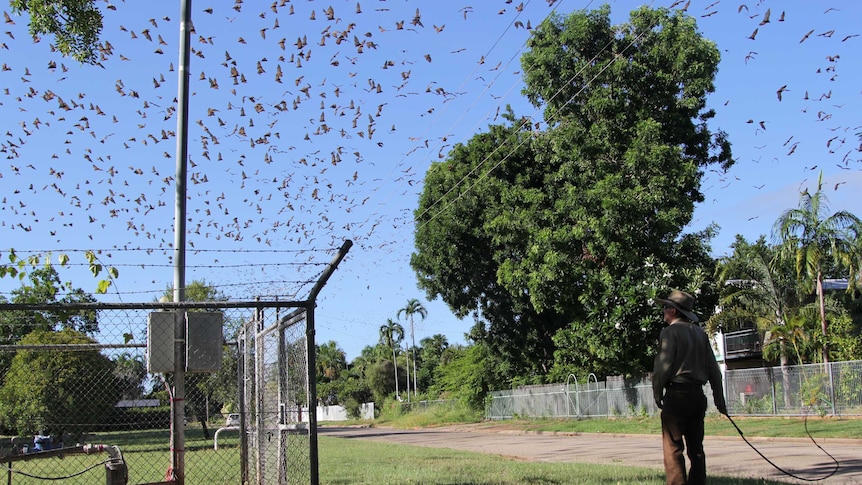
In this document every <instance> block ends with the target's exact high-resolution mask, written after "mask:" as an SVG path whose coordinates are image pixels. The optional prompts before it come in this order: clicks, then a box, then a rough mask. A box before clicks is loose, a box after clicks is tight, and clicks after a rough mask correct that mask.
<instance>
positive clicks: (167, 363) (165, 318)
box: [147, 312, 183, 374]
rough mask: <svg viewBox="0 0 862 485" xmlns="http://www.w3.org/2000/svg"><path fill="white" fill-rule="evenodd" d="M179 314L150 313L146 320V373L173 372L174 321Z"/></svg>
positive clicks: (181, 315) (179, 316)
mask: <svg viewBox="0 0 862 485" xmlns="http://www.w3.org/2000/svg"><path fill="white" fill-rule="evenodd" d="M176 318H183V314H182V313H181V312H152V313H150V315H149V318H148V319H147V372H150V373H153V374H155V373H169V372H173V371H174V358H175V356H176V353H175V350H174V321H175V319H176Z"/></svg>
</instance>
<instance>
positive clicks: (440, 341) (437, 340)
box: [417, 333, 449, 390]
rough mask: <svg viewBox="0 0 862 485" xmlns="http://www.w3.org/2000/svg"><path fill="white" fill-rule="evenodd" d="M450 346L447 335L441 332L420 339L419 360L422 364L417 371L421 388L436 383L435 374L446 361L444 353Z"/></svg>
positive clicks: (429, 386) (427, 387) (426, 387)
mask: <svg viewBox="0 0 862 485" xmlns="http://www.w3.org/2000/svg"><path fill="white" fill-rule="evenodd" d="M448 348H449V342H448V340H447V339H446V336H445V335H442V334H439V333H438V334H434V335H432V336H430V337H426V338H423V339H422V340H420V341H419V362H421V363H422V366H421V367H420V368H419V371H418V372H417V379H418V381H419V387H420V388H421V389H425V390H429V389H430V388H431V386H432V385H433V384H434V374H435V372H436V370H437V368H438V367H439V366H440V365H441V364H442V363H443V362H444V360H443V354H444V353H445V352H446V349H448Z"/></svg>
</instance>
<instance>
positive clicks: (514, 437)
mask: <svg viewBox="0 0 862 485" xmlns="http://www.w3.org/2000/svg"><path fill="white" fill-rule="evenodd" d="M319 434H320V435H321V436H334V437H340V438H349V439H367V440H375V441H385V442H388V443H402V444H407V445H414V446H427V447H434V448H451V449H456V450H465V451H473V452H479V453H492V454H497V455H502V456H508V457H513V458H518V459H523V460H531V461H540V462H584V463H597V464H609V465H629V466H640V467H649V468H658V469H661V468H662V455H661V436H659V435H611V434H594V433H582V434H581V433H542V432H528V431H523V430H513V429H500V428H494V427H486V426H481V427H480V426H471V425H459V426H451V427H441V428H429V429H418V430H403V429H394V428H382V427H374V428H368V427H364V428H352V427H351V428H337V427H328V426H327V427H322V428H320V429H319ZM747 438H748V437H747ZM748 439H749V441H751V443H752V444H753V445H754V446H755V447H756V448H757V449H758V450H759V451H760V452H761V453H762V454H763V455H765V456H766V457H767V458H769V459H770V460H771V461H772V462H773V463H775V464H776V465H777V466H779V467H781V468H783V469H785V470H787V471H788V472H790V473H792V474H794V475H796V476H798V477H800V478H803V479H805V480H797V479H794V478H792V477H789V476H787V475H785V474H783V473H781V472H779V471H778V470H776V469H775V468H773V467H772V465H770V464H769V463H767V462H766V461H765V460H764V459H763V458H762V457H761V456H760V455H758V454H757V452H756V451H754V450H752V449H751V448H750V447H749V446H748V445H747V444H746V443H745V442H744V441H743V440H742V438H740V437H739V436H736V437H714V436H707V438H706V440H705V441H704V447H705V449H706V459H707V470H708V472H709V474H710V475H723V476H735V477H744V478H764V479H769V480H778V481H782V482H786V483H809V482H810V481H812V480H817V479H819V478H822V477H824V476H826V475H828V474H830V473H831V472H832V471H833V470H834V469H835V467H836V464H835V462H834V461H833V460H832V458H830V457H829V456H828V455H827V454H826V453H824V451H822V450H821V449H819V448H818V447H817V445H819V446H821V447H822V448H823V449H824V450H825V451H826V452H828V453H829V454H830V455H832V456H833V457H834V458H835V460H837V461H838V470H837V472H835V474H834V475H833V476H831V477H830V478H827V479H825V480H822V481H819V483H822V484H825V485H837V484H860V483H862V440H855V439H854V440H849V439H826V438H824V439H817V438H816V437H815V439H816V440H817V444H814V443H812V442H811V440H810V439H808V438H785V439H774V438H748Z"/></svg>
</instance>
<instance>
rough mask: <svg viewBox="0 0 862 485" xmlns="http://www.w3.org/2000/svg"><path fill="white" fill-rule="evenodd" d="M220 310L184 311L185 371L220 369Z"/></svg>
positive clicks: (221, 319)
mask: <svg viewBox="0 0 862 485" xmlns="http://www.w3.org/2000/svg"><path fill="white" fill-rule="evenodd" d="M223 323H224V315H222V313H221V312H187V313H186V372H218V370H219V369H221V357H222V345H223V343H224V338H223V337H222V326H223Z"/></svg>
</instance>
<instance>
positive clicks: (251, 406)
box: [240, 309, 316, 484]
mask: <svg viewBox="0 0 862 485" xmlns="http://www.w3.org/2000/svg"><path fill="white" fill-rule="evenodd" d="M267 313H268V312H259V313H258V315H257V318H256V319H254V320H252V321H250V322H249V323H248V324H246V325H245V326H244V327H243V332H242V337H241V339H240V342H242V344H241V350H242V352H241V353H242V359H243V365H242V375H243V379H242V380H241V383H242V384H241V386H243V388H242V389H241V390H240V395H241V402H240V409H241V410H242V411H243V412H242V413H241V416H244V417H245V422H244V425H245V426H246V429H247V433H245V436H246V437H247V438H246V442H248V443H249V446H248V450H249V454H248V455H247V458H246V462H245V463H246V465H247V466H246V471H244V473H247V475H246V476H244V479H245V481H247V482H249V483H258V484H269V483H297V484H299V483H311V482H312V479H311V475H312V472H313V470H312V465H311V452H310V450H311V446H310V443H311V435H312V433H313V434H315V435H316V430H315V429H313V428H312V427H311V426H309V410H310V409H311V408H312V407H315V402H312V400H311V399H310V395H309V392H308V381H309V373H308V360H309V359H308V355H309V352H313V348H312V349H309V347H308V339H307V338H306V329H307V318H306V317H307V313H306V310H305V309H296V310H294V311H292V312H291V313H289V314H288V315H285V316H283V317H280V316H279V314H278V313H275V315H273V317H274V318H272V317H271V318H266V316H267V315H266V314H267ZM269 313H272V312H269ZM311 378H312V379H313V376H312V377H311ZM242 426H243V425H241V427H242Z"/></svg>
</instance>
